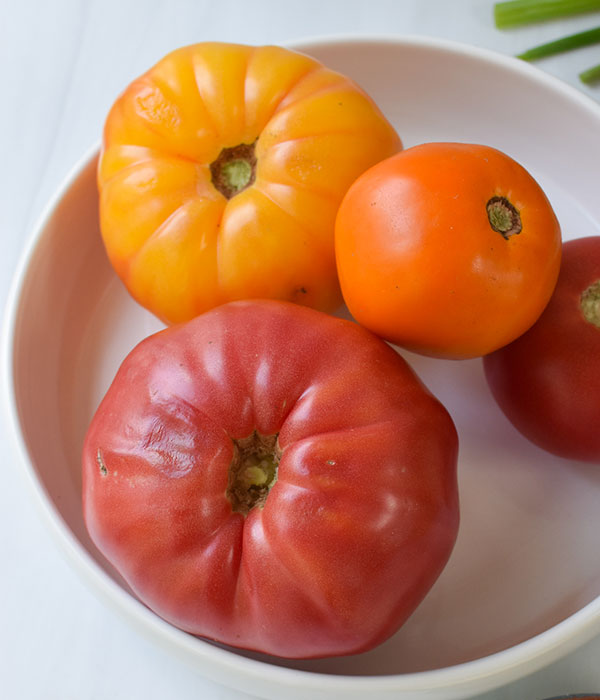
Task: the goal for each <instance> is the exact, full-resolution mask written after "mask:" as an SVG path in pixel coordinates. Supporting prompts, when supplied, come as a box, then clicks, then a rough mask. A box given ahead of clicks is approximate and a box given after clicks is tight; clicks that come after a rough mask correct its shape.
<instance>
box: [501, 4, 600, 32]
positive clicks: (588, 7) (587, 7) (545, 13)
mask: <svg viewBox="0 0 600 700" xmlns="http://www.w3.org/2000/svg"><path fill="white" fill-rule="evenodd" d="M594 10H600V0H508V1H507V2H497V3H496V4H495V5H494V21H495V23H496V27H498V29H506V28H507V27H517V26H519V25H522V24H531V23H533V22H543V21H545V20H549V19H557V18H558V17H569V16H571V15H578V14H582V13H583V12H593V11H594Z"/></svg>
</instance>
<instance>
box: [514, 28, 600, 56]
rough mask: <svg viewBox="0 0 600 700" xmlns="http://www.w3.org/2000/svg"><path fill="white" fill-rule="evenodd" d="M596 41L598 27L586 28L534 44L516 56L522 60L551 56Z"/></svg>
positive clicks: (599, 40) (598, 40)
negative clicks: (560, 37) (545, 42)
mask: <svg viewBox="0 0 600 700" xmlns="http://www.w3.org/2000/svg"><path fill="white" fill-rule="evenodd" d="M598 42H600V27H596V28H595V29H588V30H587V31H585V32H578V33H577V34H570V35H569V36H565V37H563V38H562V39H557V40H556V41H549V42H548V43H547V44H540V46H534V47H533V48H532V49H528V50H527V51H524V52H523V53H520V54H518V56H517V58H522V59H523V60H524V61H535V60H536V59H538V58H545V57H546V56H553V55H554V54H555V53H562V52H563V51H571V50H572V49H580V48H582V47H583V46H590V44H597V43H598Z"/></svg>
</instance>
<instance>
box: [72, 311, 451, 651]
mask: <svg viewBox="0 0 600 700" xmlns="http://www.w3.org/2000/svg"><path fill="white" fill-rule="evenodd" d="M456 457H457V435H456V430H455V428H454V424H453V422H452V420H451V418H450V416H449V415H448V413H447V411H446V410H445V409H444V408H443V406H442V405H441V404H440V403H439V402H438V401H437V400H436V399H435V398H434V397H433V396H432V395H431V394H430V393H429V392H428V391H427V390H426V389H425V388H424V387H423V385H422V384H421V383H420V381H419V380H418V379H417V378H416V376H415V375H414V373H413V372H412V370H411V369H410V368H409V367H408V365H407V364H406V362H405V361H404V360H403V359H402V358H401V357H400V356H399V355H398V354H396V353H395V352H394V351H393V350H392V349H391V348H390V347H389V346H388V345H386V344H385V343H384V342H383V341H381V340H379V339H377V338H376V337H375V336H373V335H372V334H371V333H369V332H368V331H367V330H365V329H364V328H361V327H360V326H358V325H356V324H354V323H351V322H349V321H345V320H342V319H339V318H334V317H332V316H328V315H326V314H323V313H320V312H317V311H314V310H311V309H308V308H305V307H301V306H299V305H293V304H289V303H284V302H273V301H271V302H269V301H264V302H236V303H232V304H229V305H226V306H222V307H219V308H217V309H215V310H213V311H211V312H208V313H207V314H204V315H202V316H199V317H197V318H196V319H194V320H192V321H190V322H189V323H187V324H185V325H180V326H174V327H172V328H170V329H168V330H165V331H162V332H160V333H158V334H156V335H154V336H151V337H150V338H148V339H146V340H144V341H143V342H142V343H141V344H140V345H138V346H137V348H135V349H134V350H133V352H132V353H131V354H130V355H129V356H128V357H127V358H126V359H125V361H124V363H123V365H122V366H121V368H120V370H119V372H118V374H117V376H116V378H115V380H114V382H113V384H112V386H111V387H110V389H109V391H108V393H107V394H106V397H105V398H104V400H103V402H102V404H101V406H100V407H99V409H98V411H97V413H96V415H95V417H94V419H93V422H92V424H91V426H90V429H89V431H88V434H87V437H86V441H85V447H84V456H83V477H84V481H83V502H84V513H85V520H86V524H87V527H88V529H89V532H90V535H91V537H92V539H93V541H94V542H95V543H96V545H97V546H98V548H99V549H100V551H101V552H102V553H103V554H104V555H105V556H106V558H107V559H108V560H109V561H110V562H112V564H113V565H114V566H115V568H116V569H118V571H119V572H120V573H121V574H122V575H123V577H124V578H125V579H126V580H127V582H128V583H129V584H130V586H131V587H132V589H133V590H134V591H135V593H136V594H137V595H138V596H139V597H140V599H141V600H142V601H144V602H145V603H146V604H147V605H148V606H149V607H150V608H152V609H153V610H154V611H156V612H157V613H158V614H159V615H161V616H162V617H163V618H165V619H167V620H169V621H170V622H171V623H173V624H174V625H177V626H178V627H180V628H182V629H184V630H187V631H189V632H192V633H194V634H197V635H201V636H204V637H208V638H211V639H214V640H218V641H220V642H224V643H227V644H230V645H233V646H235V647H243V648H247V649H254V650H258V651H262V652H266V653H269V654H273V655H278V656H286V657H319V656H329V655H336V656H337V655H342V654H351V653H356V652H360V651H364V650H366V649H368V648H370V647H372V646H374V645H376V644H378V643H379V642H382V641H383V640H384V639H386V638H387V637H389V636H390V635H391V634H393V633H394V632H395V631H396V630H397V629H398V627H399V626H400V625H401V624H402V623H403V622H404V620H405V619H406V618H407V617H408V616H409V615H410V613H411V612H412V611H413V610H414V609H415V607H416V606H417V605H418V604H419V602H420V601H421V599H422V598H423V597H424V595H425V593H426V592H427V591H428V589H429V588H430V586H431V585H432V583H433V582H434V581H435V579H436V578H437V576H438V575H439V573H440V572H441V570H442V568H443V566H444V565H445V563H446V561H447V559H448V557H449V555H450V552H451V550H452V547H453V544H454V541H455V537H456V533H457V527H458V497H457V483H456Z"/></svg>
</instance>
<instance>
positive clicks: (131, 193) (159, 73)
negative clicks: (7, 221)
mask: <svg viewBox="0 0 600 700" xmlns="http://www.w3.org/2000/svg"><path fill="white" fill-rule="evenodd" d="M401 147H402V146H401V142H400V139H399V138H398V136H397V134H396V132H395V131H394V129H393V127H392V126H391V125H390V124H389V122H388V121H387V120H386V119H385V118H384V116H383V115H382V114H381V112H380V111H379V109H378V108H377V107H376V105H375V104H374V102H373V101H372V100H371V99H370V98H369V97H368V96H367V95H366V94H365V93H364V92H363V91H362V90H361V89H360V88H359V87H357V86H356V85H355V84H354V83H353V82H352V81H351V80H349V79H348V78H346V77H344V76H342V75H340V74H338V73H335V72H333V71H331V70H328V69H326V68H325V67H324V66H322V65H321V64H320V63H318V62H317V61H315V60H314V59H312V58H309V57H308V56H305V55H302V54H300V53H296V52H294V51H289V50H286V49H283V48H278V47H275V46H264V47H249V46H241V45H232V44H221V43H204V44H197V45H194V46H189V47H185V48H182V49H178V50H176V51H174V52H173V53H171V54H169V55H168V56H166V57H165V58H164V59H163V60H161V61H160V62H159V63H158V64H157V65H156V66H154V67H153V68H152V69H151V70H149V71H148V72H147V73H146V74H145V75H143V76H142V77H140V78H139V79H137V80H135V81H134V82H133V83H132V84H131V85H130V86H129V87H128V88H127V89H126V90H125V92H124V93H123V94H122V95H121V96H120V97H119V99H118V100H117V101H116V103H115V104H114V106H113V107H112V109H111V111H110V113H109V115H108V118H107V121H106V125H105V129H104V140H103V149H102V153H101V159H100V164H99V170H98V184H99V190H100V226H101V231H102V236H103V240H104V244H105V247H106V250H107V253H108V256H109V258H110V261H111V263H112V265H113V266H114V268H115V270H116V272H117V273H118V275H119V276H120V277H121V278H122V279H123V281H124V282H125V284H126V286H127V288H128V289H129V291H130V292H131V294H132V295H133V296H134V297H135V299H137V301H138V302H140V303H141V304H142V305H143V306H145V307H147V308H148V309H150V310H151V311H153V312H154V313H155V314H156V315H157V316H159V317H160V318H161V319H163V320H164V321H166V322H169V323H173V322H179V321H184V320H187V319H189V318H191V317H193V316H195V315H197V314H199V313H200V312H203V311H205V310H207V309H209V308H211V307H213V306H216V305H218V304H222V303H224V302H227V301H231V300H235V299H242V298H251V297H269V298H276V299H283V300H290V301H295V302H300V303H302V304H305V305H307V306H312V307H315V308H318V309H322V310H331V309H333V308H335V307H336V306H337V305H338V304H339V303H341V294H340V290H339V284H338V281H337V273H336V267H335V254H334V222H335V215H336V212H337V208H338V206H339V203H340V201H341V199H342V197H343V195H344V193H345V192H346V190H347V188H348V187H349V186H350V184H351V183H352V182H353V180H354V179H356V177H357V176H358V175H359V174H360V173H362V172H363V171H364V170H366V169H367V168H368V167H370V166H371V165H373V164H374V163H376V162H377V161H379V160H381V159H382V158H386V157H388V156H390V155H392V154H393V153H395V152H397V151H398V150H399V149H400V148H401Z"/></svg>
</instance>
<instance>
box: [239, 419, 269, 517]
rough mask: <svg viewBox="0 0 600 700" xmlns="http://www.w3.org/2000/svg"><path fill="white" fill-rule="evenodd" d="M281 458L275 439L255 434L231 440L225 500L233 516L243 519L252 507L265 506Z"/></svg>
mask: <svg viewBox="0 0 600 700" xmlns="http://www.w3.org/2000/svg"><path fill="white" fill-rule="evenodd" d="M280 457H281V451H280V450H279V447H278V445H277V435H266V436H265V435H261V434H260V433H257V432H256V431H254V432H253V433H252V434H251V435H249V436H248V437H246V438H242V439H240V440H233V459H232V460H231V464H230V466H229V479H228V484H227V491H226V496H227V499H228V500H229V502H230V503H231V508H232V510H233V512H234V513H241V514H242V515H244V516H246V515H248V513H249V512H250V511H251V510H252V508H254V507H255V506H258V507H259V508H262V507H263V506H264V504H265V501H266V500H267V496H268V495H269V491H270V490H271V487H272V486H273V484H274V483H275V482H276V481H277V467H278V465H279V459H280Z"/></svg>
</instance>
